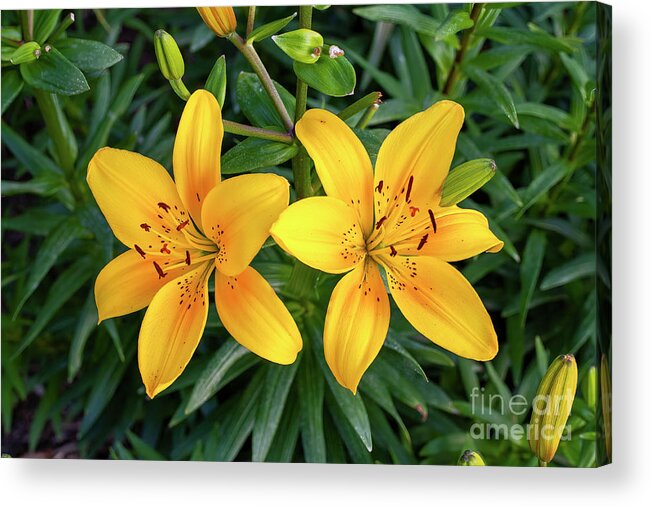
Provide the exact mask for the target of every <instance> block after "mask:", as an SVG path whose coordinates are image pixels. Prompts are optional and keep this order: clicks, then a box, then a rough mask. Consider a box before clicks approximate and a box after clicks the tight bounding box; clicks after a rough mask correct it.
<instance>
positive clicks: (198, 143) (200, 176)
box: [174, 90, 224, 227]
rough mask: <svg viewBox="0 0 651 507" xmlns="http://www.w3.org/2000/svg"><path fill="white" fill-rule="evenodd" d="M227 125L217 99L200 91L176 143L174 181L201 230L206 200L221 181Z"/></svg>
mask: <svg viewBox="0 0 651 507" xmlns="http://www.w3.org/2000/svg"><path fill="white" fill-rule="evenodd" d="M223 137H224V125H223V124H222V112H221V109H220V107H219V103H218V102H217V99H215V97H214V95H213V94H212V93H210V92H208V91H206V90H197V91H196V92H194V93H193V94H192V96H191V97H190V98H189V99H188V102H187V104H186V105H185V108H184V109H183V115H181V121H180V123H179V128H178V131H177V132H176V140H175V141H174V180H175V181H176V187H177V188H178V191H179V195H180V196H181V199H182V200H183V203H184V204H185V206H186V207H187V208H188V209H189V210H190V214H191V215H192V218H193V219H194V221H195V222H196V224H197V225H198V226H199V227H201V206H202V205H203V201H204V199H205V197H206V195H208V192H210V191H211V190H212V189H213V188H214V187H215V185H217V183H219V180H220V165H219V164H220V153H221V148H222V139H223Z"/></svg>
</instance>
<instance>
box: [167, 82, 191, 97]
mask: <svg viewBox="0 0 651 507" xmlns="http://www.w3.org/2000/svg"><path fill="white" fill-rule="evenodd" d="M170 86H171V87H172V90H174V93H176V94H177V95H178V96H179V97H180V98H181V99H183V100H185V101H186V102H187V101H188V99H189V98H190V95H192V94H191V93H190V90H188V88H187V87H186V86H185V83H184V82H183V80H182V79H170Z"/></svg>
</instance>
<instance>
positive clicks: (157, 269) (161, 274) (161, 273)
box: [154, 261, 167, 280]
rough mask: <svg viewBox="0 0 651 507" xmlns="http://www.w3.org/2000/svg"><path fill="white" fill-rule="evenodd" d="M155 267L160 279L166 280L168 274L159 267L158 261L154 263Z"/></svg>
mask: <svg viewBox="0 0 651 507" xmlns="http://www.w3.org/2000/svg"><path fill="white" fill-rule="evenodd" d="M154 267H155V268H156V273H158V279H159V280H160V279H161V278H165V277H166V276H167V273H165V271H163V269H162V268H161V267H160V266H159V265H158V263H157V262H156V261H154Z"/></svg>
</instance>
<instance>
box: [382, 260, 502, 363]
mask: <svg viewBox="0 0 651 507" xmlns="http://www.w3.org/2000/svg"><path fill="white" fill-rule="evenodd" d="M383 261H385V265H386V267H387V268H388V269H387V280H388V282H389V288H390V289H391V294H392V295H393V299H394V300H395V302H396V304H397V305H398V308H400V311H401V312H402V313H403V315H404V316H405V317H406V318H407V320H408V321H409V322H410V323H411V325H412V326H414V327H415V328H416V330H418V331H419V332H420V333H422V334H423V335H425V336H426V337H427V338H429V339H430V340H432V341H433V342H434V343H436V344H438V345H440V346H441V347H443V348H444V349H447V350H449V351H450V352H454V353H455V354H457V355H459V356H462V357H467V358H469V359H475V360H477V361H488V360H489V359H492V358H493V357H495V354H497V347H498V345H497V335H496V334H495V329H493V323H492V322H491V319H490V316H489V315H488V312H487V311H486V308H484V305H483V303H482V301H481V299H479V296H478V295H477V293H476V292H475V289H473V288H472V286H471V285H470V283H468V281H467V280H466V279H465V278H464V277H463V275H462V274H461V273H459V272H458V271H457V270H456V269H455V268H453V267H452V266H451V265H449V264H448V263H447V262H444V261H442V260H439V259H437V258H435V257H417V256H413V257H408V256H397V257H390V258H389V257H385V258H383Z"/></svg>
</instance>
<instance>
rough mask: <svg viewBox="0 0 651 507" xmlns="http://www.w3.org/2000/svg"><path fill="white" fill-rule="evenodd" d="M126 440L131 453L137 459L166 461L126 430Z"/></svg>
mask: <svg viewBox="0 0 651 507" xmlns="http://www.w3.org/2000/svg"><path fill="white" fill-rule="evenodd" d="M127 438H128V439H129V442H130V443H131V446H132V447H133V453H134V454H135V456H136V457H137V458H138V459H142V460H151V461H166V459H165V456H163V455H162V454H161V453H159V452H158V451H157V450H156V449H154V448H153V447H152V446H150V445H149V444H147V443H146V442H145V441H144V440H142V439H141V438H140V437H138V436H136V435H135V434H134V433H133V432H132V431H131V430H127Z"/></svg>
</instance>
